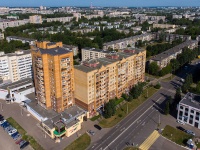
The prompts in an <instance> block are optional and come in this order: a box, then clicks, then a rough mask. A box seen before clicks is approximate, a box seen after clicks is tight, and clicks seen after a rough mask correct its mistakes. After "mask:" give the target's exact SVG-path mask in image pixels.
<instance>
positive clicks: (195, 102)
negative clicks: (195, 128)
mask: <svg viewBox="0 0 200 150" xmlns="http://www.w3.org/2000/svg"><path fill="white" fill-rule="evenodd" d="M180 104H185V105H188V106H191V107H194V108H196V109H200V95H197V94H193V93H190V92H188V93H187V94H186V95H185V97H184V98H183V99H182V100H181V101H180Z"/></svg>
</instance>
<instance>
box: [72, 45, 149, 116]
mask: <svg viewBox="0 0 200 150" xmlns="http://www.w3.org/2000/svg"><path fill="white" fill-rule="evenodd" d="M145 61H146V51H145V50H138V49H137V50H136V49H131V48H129V49H124V50H122V52H119V53H108V54H107V55H106V56H105V57H104V58H98V59H93V60H86V61H83V62H82V64H81V65H77V66H74V76H75V79H74V81H75V89H76V90H75V103H76V104H77V105H79V106H80V107H82V108H84V109H85V110H87V111H88V117H91V116H93V115H95V114H96V112H97V111H98V109H100V108H101V107H103V106H104V104H105V103H106V102H108V101H109V100H110V99H112V98H115V97H120V96H121V95H122V93H126V92H128V91H129V89H130V88H131V87H132V86H133V85H135V84H137V83H138V82H143V81H144V77H145Z"/></svg>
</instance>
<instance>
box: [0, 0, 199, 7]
mask: <svg viewBox="0 0 200 150" xmlns="http://www.w3.org/2000/svg"><path fill="white" fill-rule="evenodd" d="M91 2H92V5H93V6H108V7H109V6H118V7H139V6H200V0H0V6H10V7H15V6H16V7H19V6H34V7H39V6H41V5H42V6H55V7H57V6H90V3H91Z"/></svg>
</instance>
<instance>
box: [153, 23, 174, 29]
mask: <svg viewBox="0 0 200 150" xmlns="http://www.w3.org/2000/svg"><path fill="white" fill-rule="evenodd" d="M176 27H177V26H176V25H174V24H157V23H154V24H153V28H162V29H168V28H176Z"/></svg>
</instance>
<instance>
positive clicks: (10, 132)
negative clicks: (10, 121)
mask: <svg viewBox="0 0 200 150" xmlns="http://www.w3.org/2000/svg"><path fill="white" fill-rule="evenodd" d="M16 132H17V130H16V129H13V130H11V131H9V132H8V134H9V135H12V134H14V133H16Z"/></svg>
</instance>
